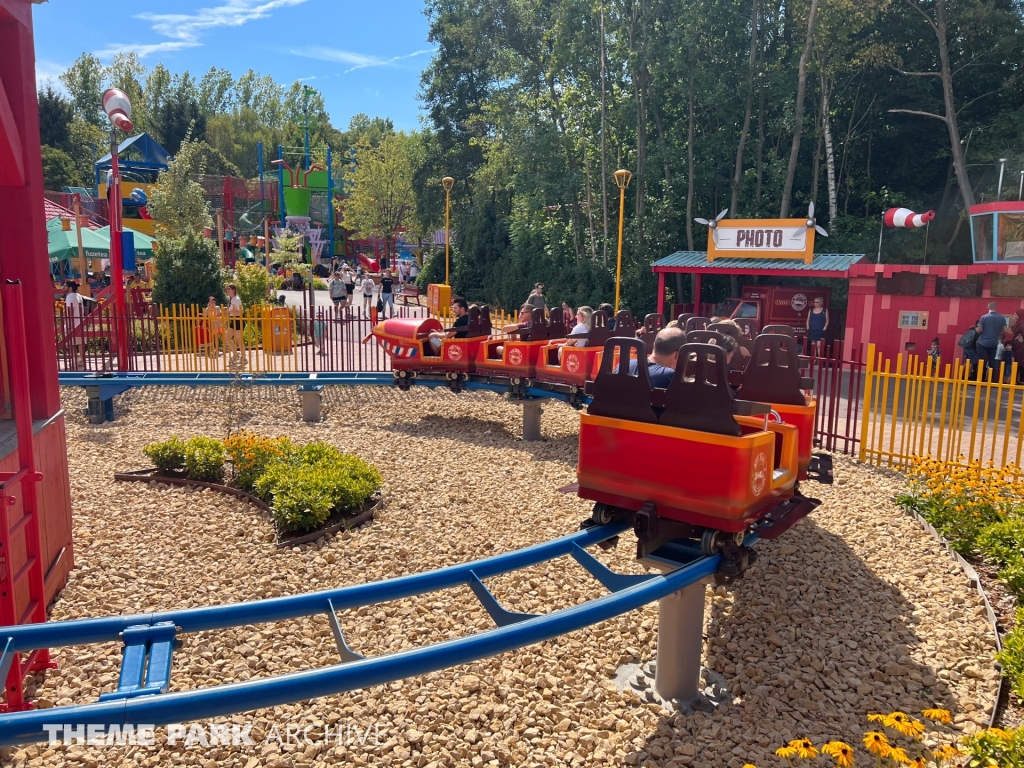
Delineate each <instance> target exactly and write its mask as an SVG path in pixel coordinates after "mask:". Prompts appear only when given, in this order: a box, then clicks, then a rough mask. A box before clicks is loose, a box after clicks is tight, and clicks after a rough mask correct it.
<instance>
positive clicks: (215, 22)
mask: <svg viewBox="0 0 1024 768" xmlns="http://www.w3.org/2000/svg"><path fill="white" fill-rule="evenodd" d="M305 2H306V0H224V2H223V3H221V5H218V6H216V7H213V8H200V9H198V10H197V11H196V12H195V13H140V14H138V15H136V16H135V18H136V19H141V20H143V21H148V22H150V24H151V25H152V27H153V31H154V32H156V33H157V34H159V35H162V36H164V37H166V38H168V39H167V40H165V41H163V42H160V43H124V44H111V45H109V46H107V47H106V48H104V49H102V50H100V51H96V55H97V56H101V57H104V56H112V55H114V54H115V53H118V52H120V51H135V53H137V54H138V55H139V57H140V58H142V57H145V56H149V55H150V54H153V53H161V52H165V51H180V50H183V49H185V48H196V47H198V46H200V45H202V43H201V42H200V36H201V35H202V33H203V32H206V31H207V30H210V29H215V28H218V27H240V26H242V25H243V24H246V23H248V22H250V21H256V20H257V19H265V18H267V17H268V16H270V14H271V11H274V10H276V9H278V8H286V7H291V6H295V5H301V4H303V3H305Z"/></svg>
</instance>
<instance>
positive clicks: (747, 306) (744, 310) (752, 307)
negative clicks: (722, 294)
mask: <svg viewBox="0 0 1024 768" xmlns="http://www.w3.org/2000/svg"><path fill="white" fill-rule="evenodd" d="M754 317H757V304H753V303H751V302H749V301H745V302H743V306H742V307H740V311H739V313H738V314H737V315H736V318H737V319H749V318H754Z"/></svg>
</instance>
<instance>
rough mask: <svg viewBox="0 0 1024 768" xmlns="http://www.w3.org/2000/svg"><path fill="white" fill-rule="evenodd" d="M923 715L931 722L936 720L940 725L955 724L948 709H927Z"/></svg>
mask: <svg viewBox="0 0 1024 768" xmlns="http://www.w3.org/2000/svg"><path fill="white" fill-rule="evenodd" d="M921 714H922V715H924V716H925V717H927V718H928V719H929V720H935V721H936V722H939V723H945V724H947V725H948V724H949V723H951V722H953V718H952V716H951V715H950V714H949V710H948V709H926V710H924V711H923V712H921Z"/></svg>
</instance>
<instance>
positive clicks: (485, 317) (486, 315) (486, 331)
mask: <svg viewBox="0 0 1024 768" xmlns="http://www.w3.org/2000/svg"><path fill="white" fill-rule="evenodd" d="M493 330H494V328H493V327H492V326H491V308H490V306H489V305H487V304H484V305H483V306H482V307H480V335H481V336H490V335H491V333H492V331H493Z"/></svg>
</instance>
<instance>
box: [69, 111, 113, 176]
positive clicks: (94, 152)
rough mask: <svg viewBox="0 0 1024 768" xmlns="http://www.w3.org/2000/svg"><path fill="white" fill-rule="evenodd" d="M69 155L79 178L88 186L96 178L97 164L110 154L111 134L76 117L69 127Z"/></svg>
mask: <svg viewBox="0 0 1024 768" xmlns="http://www.w3.org/2000/svg"><path fill="white" fill-rule="evenodd" d="M67 152H68V154H69V155H70V156H71V159H72V160H74V161H75V168H76V169H77V171H78V177H79V178H80V179H81V180H82V181H83V182H85V183H86V184H88V185H90V186H91V185H92V182H93V180H94V179H95V178H96V172H95V162H96V161H97V160H99V159H100V158H101V157H103V156H104V155H105V154H107V153H108V152H110V133H109V132H108V131H104V130H103V129H102V128H99V127H97V126H95V125H93V124H92V123H87V122H86V121H85V120H82V119H81V118H78V117H76V118H75V119H74V120H72V121H71V125H70V126H69V127H68V150H67Z"/></svg>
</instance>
